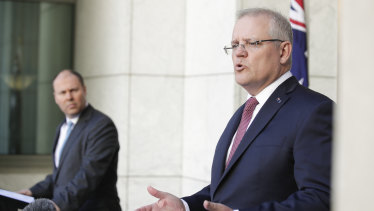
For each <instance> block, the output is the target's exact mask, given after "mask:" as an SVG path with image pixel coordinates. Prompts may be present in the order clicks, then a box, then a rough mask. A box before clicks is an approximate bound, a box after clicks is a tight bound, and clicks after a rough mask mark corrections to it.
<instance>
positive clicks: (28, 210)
mask: <svg viewBox="0 0 374 211" xmlns="http://www.w3.org/2000/svg"><path fill="white" fill-rule="evenodd" d="M23 211H56V207H55V205H54V203H53V201H52V200H50V199H46V198H40V199H36V200H35V201H33V202H31V203H30V204H29V205H27V206H26V207H25V208H23Z"/></svg>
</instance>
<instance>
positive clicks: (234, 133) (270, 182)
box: [138, 8, 334, 211]
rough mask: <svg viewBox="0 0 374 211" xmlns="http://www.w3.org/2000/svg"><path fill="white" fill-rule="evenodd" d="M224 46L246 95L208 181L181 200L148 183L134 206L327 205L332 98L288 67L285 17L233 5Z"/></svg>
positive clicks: (320, 210)
mask: <svg viewBox="0 0 374 211" xmlns="http://www.w3.org/2000/svg"><path fill="white" fill-rule="evenodd" d="M225 51H226V52H227V53H231V54H232V59H233V64H234V71H235V80H236V82H237V83H238V84H239V85H241V86H242V87H243V88H244V89H245V90H246V91H247V92H248V94H249V96H250V98H249V99H248V101H247V102H246V103H245V104H244V105H242V106H241V107H240V108H239V109H238V110H237V111H236V112H235V114H234V115H233V117H232V118H231V119H230V121H229V123H228V124H227V126H226V129H225V130H224V132H223V134H222V136H221V138H220V140H219V141H218V144H217V146H216V151H215V155H214V159H213V165H212V174H211V183H210V185H208V186H206V187H205V188H203V189H202V190H201V191H199V192H197V193H195V194H194V195H192V196H188V197H184V198H182V199H179V198H178V197H176V196H174V195H172V194H170V193H166V192H162V191H159V190H156V189H155V188H153V187H148V192H149V193H150V194H151V195H153V196H155V197H157V198H159V200H158V202H156V203H153V204H150V205H147V206H144V207H142V208H139V209H138V211H149V210H153V211H155V210H191V211H199V210H222V211H230V210H240V211H244V210H246V211H260V210H261V211H265V210H266V211H286V210H287V211H326V210H329V209H330V170H331V140H332V107H333V104H334V103H333V102H332V101H331V100H330V99H329V98H327V97H326V96H323V95H322V94H319V93H317V92H314V91H312V90H310V89H308V88H305V87H303V86H301V85H300V84H299V83H298V81H297V80H296V78H294V77H293V76H292V75H291V73H290V72H289V70H290V69H291V63H292V62H291V51H292V29H291V26H290V24H289V22H288V20H287V19H286V18H284V17H283V16H282V15H280V14H279V13H277V12H274V11H272V10H267V9H258V8H256V9H247V10H243V11H240V12H239V13H238V18H237V21H236V24H235V27H234V30H233V35H232V41H231V45H230V46H227V47H225Z"/></svg>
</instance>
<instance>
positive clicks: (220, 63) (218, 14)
mask: <svg viewBox="0 0 374 211" xmlns="http://www.w3.org/2000/svg"><path fill="white" fill-rule="evenodd" d="M186 3H187V6H186V7H187V14H186V71H185V74H186V75H206V74H216V73H230V72H232V71H233V67H232V62H231V56H229V55H226V54H225V52H224V50H223V47H224V46H225V45H229V44H230V43H231V35H232V29H233V26H234V17H235V5H236V4H235V2H234V1H226V0H217V1H211V0H194V1H186Z"/></svg>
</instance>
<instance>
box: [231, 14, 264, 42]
mask: <svg viewBox="0 0 374 211" xmlns="http://www.w3.org/2000/svg"><path fill="white" fill-rule="evenodd" d="M267 38H269V18H268V17H266V16H264V15H257V16H243V17H241V18H240V19H238V20H237V21H236V23H235V26H234V30H233V33H232V40H246V39H267Z"/></svg>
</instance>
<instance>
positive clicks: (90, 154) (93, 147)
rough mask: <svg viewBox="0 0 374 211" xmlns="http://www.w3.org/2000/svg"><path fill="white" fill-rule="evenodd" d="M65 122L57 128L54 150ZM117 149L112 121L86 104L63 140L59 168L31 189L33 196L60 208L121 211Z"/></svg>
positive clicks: (70, 210)
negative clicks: (49, 199)
mask: <svg viewBox="0 0 374 211" xmlns="http://www.w3.org/2000/svg"><path fill="white" fill-rule="evenodd" d="M64 122H65V121H63V122H62V123H61V124H60V125H59V126H58V127H57V130H56V137H55V142H54V147H53V153H54V151H55V148H56V144H57V141H58V137H59V133H60V127H61V126H62V125H63V123H64ZM118 151H119V143H118V135H117V129H116V127H115V125H114V123H113V122H112V120H111V119H110V118H109V117H107V116H106V115H104V114H103V113H101V112H100V111H98V110H95V109H94V108H93V107H92V106H91V105H89V106H88V107H87V108H85V109H84V110H83V111H82V113H81V115H80V117H79V120H78V122H77V124H76V125H75V126H74V128H73V130H72V132H71V134H70V136H69V139H68V140H67V142H66V143H65V146H64V149H63V151H62V154H61V159H60V164H59V167H58V168H56V167H54V169H53V173H52V174H51V175H48V176H47V177H46V178H45V180H43V181H41V182H39V183H37V184H36V185H34V186H33V187H32V188H31V189H30V190H31V192H32V193H33V196H34V197H37V198H40V197H44V198H51V199H52V200H53V201H54V202H55V203H56V204H57V205H58V206H59V207H60V208H61V210H62V211H63V210H69V211H73V210H90V211H92V210H95V211H96V210H121V208H120V205H119V198H118V194H117V188H116V183H117V162H118ZM53 158H54V156H53ZM53 163H54V162H53Z"/></svg>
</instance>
